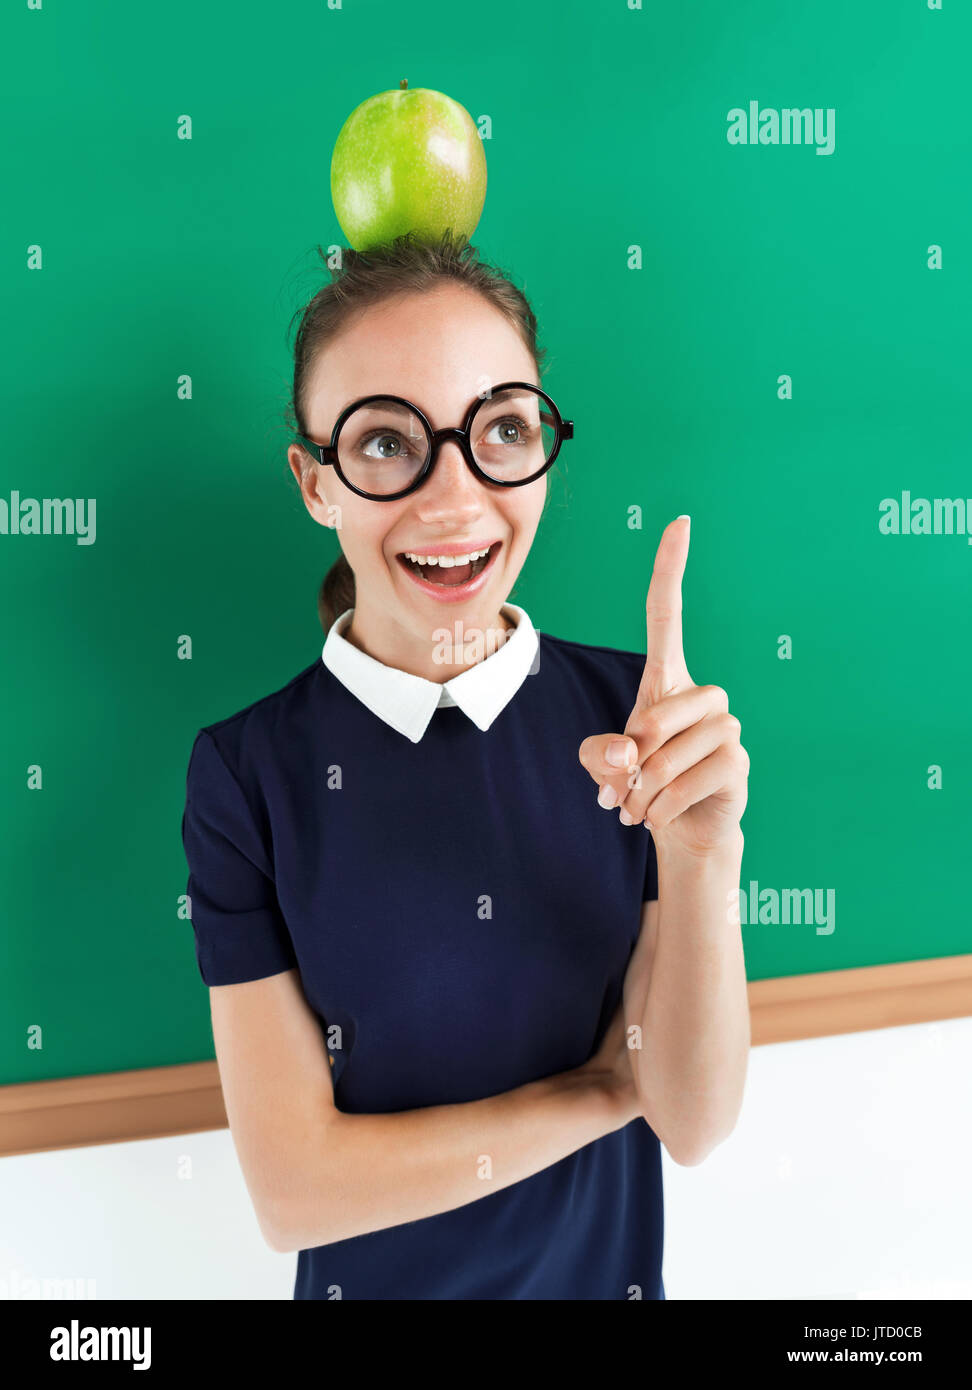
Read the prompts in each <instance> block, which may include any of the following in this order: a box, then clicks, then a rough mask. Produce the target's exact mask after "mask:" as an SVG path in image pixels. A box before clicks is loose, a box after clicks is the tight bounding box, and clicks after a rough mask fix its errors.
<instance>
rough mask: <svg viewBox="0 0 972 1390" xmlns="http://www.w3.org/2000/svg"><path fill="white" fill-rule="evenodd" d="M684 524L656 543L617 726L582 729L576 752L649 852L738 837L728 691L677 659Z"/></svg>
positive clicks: (738, 790)
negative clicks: (638, 658)
mask: <svg viewBox="0 0 972 1390" xmlns="http://www.w3.org/2000/svg"><path fill="white" fill-rule="evenodd" d="M689 526H690V523H689V518H688V517H677V518H676V519H675V520H674V521H671V522H669V524H668V525H667V526H666V527H665V530H664V532H663V533H662V538H661V540H660V542H659V544H658V550H657V552H656V554H655V564H654V568H653V569H652V574H651V582H650V584H649V586H648V598H647V602H646V604H645V616H646V618H647V627H648V635H647V648H646V652H645V669H644V672H643V673H642V677H641V683H640V685H639V687H638V693H637V696H636V698H635V703H634V708H633V709H632V711H631V714H630V715H629V716H628V721H627V723H626V724H625V726H624V731H623V733H621V734H617V733H614V734H592V735H591V736H590V737H589V738H586V739H585V740H584V742H583V743H582V744H581V746H580V749H579V750H578V757H579V758H580V761H581V763H582V764H583V766H584V767H585V768H587V771H588V772H589V773H590V775H591V777H592V778H593V779H594V781H595V782H596V783H597V784H598V786H599V788H600V791H599V793H598V798H597V799H598V801H599V802H600V804H601V805H602V806H605V807H607V808H608V809H611V808H613V807H620V819H621V821H622V823H623V824H625V825H639V824H644V825H646V826H647V827H648V829H650V830H651V832H652V835H653V836H654V838H655V844H656V847H657V848H659V849H662V848H666V847H672V848H675V849H678V850H684V851H687V852H690V853H692V854H697V855H707V854H713V853H717V852H718V851H719V850H720V849H722V847H723V846H724V845H726V844H728V843H730V842H731V841H732V840H733V839H734V837H736V836H738V833H739V822H740V819H741V817H742V814H743V811H744V810H745V809H746V799H747V795H748V776H749V756H748V754H747V753H746V750H745V749H744V748H743V746H742V744H741V743H740V741H739V733H740V723H739V720H738V719H737V718H736V716H735V715H734V714H730V713H729V696H728V695H727V694H726V692H725V691H724V690H723V689H722V688H721V687H720V686H718V685H696V684H695V682H694V681H693V680H692V677H691V676H690V675H689V673H688V668H687V666H686V665H685V654H684V652H683V650H682V575H683V574H684V573H685V562H686V560H687V559H688V549H689ZM609 754H612V755H613V756H611V757H609ZM612 797H613V799H612Z"/></svg>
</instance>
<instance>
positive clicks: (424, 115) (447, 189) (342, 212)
mask: <svg viewBox="0 0 972 1390" xmlns="http://www.w3.org/2000/svg"><path fill="white" fill-rule="evenodd" d="M331 199H332V201H333V203H334V211H335V212H336V213H337V219H338V222H339V223H340V224H341V230H342V232H343V233H344V235H345V236H346V237H347V239H348V244H349V245H350V246H352V247H354V249H355V250H356V251H367V250H368V249H369V248H371V247H373V246H378V245H381V244H382V243H384V242H388V241H393V240H394V238H395V237H397V236H401V235H402V234H403V233H404V232H415V233H416V234H418V235H419V236H420V237H422V238H423V239H436V238H438V237H439V236H441V234H442V233H443V232H444V231H445V230H446V229H447V228H448V227H451V228H452V229H453V231H454V232H456V233H457V234H460V235H463V236H466V237H471V236H472V233H473V232H474V231H475V229H476V225H477V223H478V222H479V218H480V215H481V214H482V211H483V203H484V202H485V200H486V155H485V154H484V152H483V142H482V140H481V139H480V138H479V132H478V130H477V129H476V126H475V123H474V122H473V119H472V117H471V116H470V114H469V112H468V111H467V110H466V108H465V107H464V106H460V104H459V102H458V101H453V99H452V97H448V96H446V94H445V92H436V91H434V90H433V89H432V88H430V87H416V88H414V90H409V87H408V83H407V81H403V82H402V84H401V86H400V87H399V88H398V89H397V90H396V89H394V88H393V89H392V90H391V91H388V92H378V93H377V94H376V95H375V96H373V97H368V99H367V101H363V102H362V103H361V105H360V106H356V107H355V109H354V110H353V111H352V112H351V115H350V116H349V117H348V119H347V120H346V121H345V122H344V125H343V126H342V127H341V130H340V133H339V134H338V138H337V140H336V142H335V145H334V153H333V155H332V156H331Z"/></svg>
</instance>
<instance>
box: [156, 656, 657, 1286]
mask: <svg viewBox="0 0 972 1390" xmlns="http://www.w3.org/2000/svg"><path fill="white" fill-rule="evenodd" d="M538 635H539V642H540V652H539V658H540V659H539V663H538V664H537V669H536V672H535V673H531V674H530V675H528V676H527V677H526V678H525V679H524V680H523V683H522V685H521V686H520V688H519V689H518V690H517V692H516V694H515V695H514V696H513V697H512V699H511V700H510V701H509V703H508V704H507V705H506V707H505V708H504V709H503V710H502V711H501V713H500V714H499V715H498V716H497V717H496V719H495V720H494V722H493V723H492V724H491V725H490V727H489V729H488V730H486V731H485V732H484V731H482V730H480V729H479V728H477V727H476V726H475V725H474V724H473V723H472V722H471V721H470V720H469V719H468V718H467V716H466V715H465V714H464V713H463V712H462V710H461V709H459V708H458V707H454V706H453V707H446V708H440V709H437V710H436V712H435V714H434V717H433V718H432V720H431V722H430V724H429V726H428V728H427V729H426V731H425V734H424V735H423V737H422V738H421V740H420V741H419V742H418V743H412V742H410V741H409V740H408V739H406V738H403V737H402V736H401V734H399V733H398V732H396V731H395V730H393V729H391V728H389V727H388V726H387V725H386V724H385V723H384V722H383V721H382V720H381V719H379V718H377V717H376V716H375V715H374V714H372V713H371V711H370V710H368V709H367V708H366V707H365V706H364V705H363V704H362V703H361V701H360V700H358V699H357V698H356V697H355V696H354V695H352V694H351V693H350V691H349V690H347V689H346V688H345V687H344V685H343V684H342V683H341V681H339V680H338V679H337V678H336V677H335V676H334V675H333V674H332V673H331V672H330V671H329V670H328V669H327V667H325V666H324V664H323V662H322V661H320V660H317V661H315V663H314V664H313V665H312V666H309V667H307V669H306V670H304V671H302V672H300V674H299V675H297V676H295V677H294V679H293V680H291V681H290V682H289V683H288V684H287V685H285V686H284V687H283V688H282V689H281V690H278V691H276V692H275V693H273V694H271V695H268V696H266V697H265V698H264V699H262V700H258V701H256V703H254V704H252V705H250V706H248V707H247V708H246V709H244V710H242V711H241V712H240V713H238V714H235V715H233V716H232V717H230V718H228V719H223V720H221V721H219V722H217V723H214V724H210V725H208V726H207V727H206V728H204V729H201V730H200V732H199V733H198V735H197V736H196V740H195V743H194V745H193V748H192V755H191V758H190V764H189V772H188V779H187V801H186V810H185V815H184V818H183V839H184V844H185V850H186V857H187V860H188V863H189V870H190V874H189V885H188V892H189V896H190V899H191V911H192V923H193V929H194V933H195V943H196V957H197V961H198V965H199V970H200V973H201V975H202V978H203V980H204V981H205V983H206V984H207V985H222V984H233V983H238V982H241V981H245V980H254V979H259V978H261V977H263V976H267V975H273V974H276V973H278V972H280V971H283V970H289V969H292V968H294V967H296V968H297V969H298V970H299V972H300V978H301V983H302V987H303V990H304V993H305V995H306V997H307V999H308V1001H309V1003H310V1005H311V1007H312V1008H313V1009H314V1010H315V1012H316V1014H317V1016H318V1019H319V1020H320V1025H321V1030H322V1045H327V1040H328V1037H329V1036H334V1035H329V1034H328V1032H327V1031H326V1030H327V1029H328V1028H329V1027H330V1026H331V1025H334V1024H338V1025H340V1038H341V1044H342V1046H341V1047H340V1049H339V1050H337V1051H334V1050H333V1049H332V1055H333V1056H334V1058H335V1062H334V1066H333V1069H332V1078H333V1083H334V1092H335V1101H336V1104H337V1106H338V1108H339V1109H340V1110H342V1111H346V1112H360V1113H381V1112H392V1111H400V1110H411V1109H414V1108H417V1107H419V1106H429V1105H441V1104H447V1103H452V1102H461V1101H472V1100H478V1099H480V1098H481V1097H484V1096H492V1095H496V1094H499V1093H500V1092H504V1091H509V1090H512V1089H513V1088H514V1087H517V1086H522V1085H524V1084H525V1083H527V1082H530V1081H535V1080H538V1079H540V1078H542V1077H547V1076H550V1075H553V1074H555V1073H558V1072H562V1071H565V1070H568V1069H569V1068H572V1067H577V1066H580V1065H581V1064H582V1063H583V1062H585V1061H586V1060H587V1059H588V1058H589V1057H590V1056H591V1054H592V1053H593V1052H594V1051H595V1049H596V1048H597V1046H598V1045H599V1043H600V1041H601V1038H602V1036H603V1034H604V1031H605V1029H606V1027H607V1025H608V1023H609V1022H610V1020H611V1017H612V1015H613V1013H614V1011H615V1009H616V1008H617V1005H618V1003H619V1002H620V998H621V988H622V982H623V979H624V973H625V968H626V966H627V963H628V960H629V957H630V955H631V952H632V950H633V948H634V945H635V942H636V940H637V937H638V933H639V930H640V923H641V911H642V903H643V902H644V901H646V900H648V899H652V898H656V897H657V895H658V889H657V865H656V859H655V852H654V845H653V842H652V838H651V835H650V833H649V832H648V831H647V830H645V829H644V828H643V827H637V826H632V827H630V828H628V827H624V826H622V825H620V823H619V821H618V816H617V812H616V811H604V810H602V809H601V808H600V807H599V806H598V805H597V801H596V794H597V788H596V786H595V784H594V782H593V781H592V779H591V778H590V776H589V774H588V773H587V772H586V771H585V769H584V768H583V767H582V766H581V765H580V763H579V761H578V758H577V750H578V747H579V746H580V743H581V742H582V740H583V739H584V738H586V737H587V736H588V735H589V734H596V733H606V732H609V731H612V730H613V731H619V732H620V731H621V730H623V728H624V725H625V723H626V721H627V718H628V715H629V714H630V712H631V708H632V706H633V704H634V699H635V695H636V692H637V689H638V684H639V680H640V678H641V673H642V669H643V666H644V656H643V655H639V654H638V653H636V652H627V651H620V650H617V649H615V648H609V647H598V646H589V645H586V644H583V643H579V642H571V641H567V640H564V639H562V638H557V637H552V636H550V635H548V634H546V633H539V634H538ZM662 1239H663V1208H662V1175H661V1151H660V1145H659V1141H658V1138H657V1137H656V1135H655V1134H654V1132H653V1131H652V1129H651V1128H650V1127H649V1125H648V1124H647V1123H646V1122H645V1121H644V1120H642V1119H637V1120H634V1121H632V1122H631V1123H630V1124H628V1125H626V1126H625V1127H624V1128H623V1129H620V1130H617V1131H615V1132H614V1133H613V1134H608V1135H605V1136H604V1137H602V1138H601V1139H598V1140H596V1141H594V1142H593V1143H590V1144H587V1145H585V1146H584V1147H583V1148H581V1149H578V1150H577V1151H576V1152H574V1153H572V1154H569V1155H568V1156H567V1157H566V1158H563V1159H561V1160H559V1161H558V1162H556V1163H553V1164H551V1165H550V1166H549V1167H548V1168H545V1169H543V1170H542V1171H540V1172H539V1173H536V1174H534V1175H533V1176H531V1177H529V1178H526V1179H524V1180H523V1181H521V1182H518V1183H515V1184H513V1185H511V1186H509V1187H506V1188H503V1189H502V1190H500V1191H497V1192H494V1193H491V1194H490V1195H489V1196H486V1197H482V1198H479V1199H477V1200H474V1201H472V1202H468V1203H466V1204H465V1205H464V1206H461V1207H457V1208H455V1209H454V1210H452V1211H447V1212H443V1213H441V1214H438V1215H435V1216H431V1217H426V1218H423V1219H421V1220H418V1221H411V1222H407V1223H405V1224H402V1225H397V1226H389V1227H386V1228H384V1229H382V1230H379V1231H373V1232H369V1233H367V1234H364V1235H360V1236H355V1237H352V1238H350V1239H345V1240H339V1241H335V1242H333V1243H331V1244H329V1245H322V1246H318V1247H316V1248H314V1249H309V1250H302V1251H300V1252H299V1254H298V1260H297V1278H296V1285H295V1289H294V1297H295V1298H299V1299H332V1298H352V1299H632V1298H648V1299H663V1298H664V1297H665V1291H664V1286H663V1283H662V1275H661V1264H662Z"/></svg>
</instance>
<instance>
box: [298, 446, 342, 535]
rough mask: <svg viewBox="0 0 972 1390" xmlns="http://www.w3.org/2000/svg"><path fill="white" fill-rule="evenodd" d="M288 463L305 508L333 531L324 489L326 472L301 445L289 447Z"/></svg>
mask: <svg viewBox="0 0 972 1390" xmlns="http://www.w3.org/2000/svg"><path fill="white" fill-rule="evenodd" d="M287 462H288V463H289V464H290V471H291V472H292V473H293V475H294V477H295V478H296V480H297V486H298V487H299V488H300V495H301V497H302V498H303V499H304V506H305V507H306V508H307V510H308V511H309V512H310V514H311V516H312V517H313V518H314V520H315V521H316V522H318V523H319V524H320V525H321V526H327V527H329V528H331V529H333V527H332V526H331V521H330V515H329V513H330V508H329V504H328V501H327V498H326V497H325V496H324V492H323V488H322V479H321V473H322V472H323V471H324V470H323V469H322V468H321V467H320V465H319V464H316V463H315V462H314V460H313V459H312V458H311V456H310V454H309V453H308V452H307V450H306V449H305V448H304V447H303V445H301V444H291V445H290V446H289V448H288V449H287Z"/></svg>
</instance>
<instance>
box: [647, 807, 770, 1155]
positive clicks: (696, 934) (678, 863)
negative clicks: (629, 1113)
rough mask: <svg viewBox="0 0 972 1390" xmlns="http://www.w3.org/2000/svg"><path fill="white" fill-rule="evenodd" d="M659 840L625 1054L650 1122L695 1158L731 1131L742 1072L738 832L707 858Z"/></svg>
mask: <svg viewBox="0 0 972 1390" xmlns="http://www.w3.org/2000/svg"><path fill="white" fill-rule="evenodd" d="M656 848H657V857H658V931H657V937H656V940H655V949H654V954H653V958H652V960H651V962H650V970H649V971H647V972H645V973H646V976H647V979H646V983H645V985H644V989H643V1000H639V1001H638V1002H637V1004H636V1006H635V1009H633V1010H632V1011H631V1012H630V1013H629V1014H628V1017H629V1019H632V1020H634V1019H636V1018H637V1019H640V1022H641V1029H642V1033H641V1049H640V1050H634V1051H632V1054H631V1055H632V1059H633V1064H634V1067H635V1073H636V1081H637V1085H638V1092H639V1096H640V1098H641V1101H642V1109H643V1113H644V1114H645V1117H646V1119H647V1120H648V1122H649V1124H651V1125H652V1127H653V1128H655V1125H656V1124H657V1126H658V1128H657V1129H656V1133H658V1134H659V1138H661V1139H662V1140H663V1142H664V1143H665V1146H666V1148H668V1150H669V1152H670V1153H671V1154H672V1156H673V1157H674V1158H675V1159H676V1161H677V1162H680V1163H698V1162H701V1160H702V1159H703V1158H704V1157H705V1155H706V1154H707V1153H708V1152H709V1151H710V1150H711V1149H712V1148H714V1147H715V1145H716V1144H719V1143H721V1142H722V1140H723V1139H725V1138H726V1137H727V1136H728V1135H729V1134H730V1133H731V1132H732V1129H733V1127H734V1125H735V1123H736V1120H737V1118H738V1115H739V1110H740V1107H741V1105H742V1097H743V1090H744V1087H745V1082H746V1066H747V1062H748V1057H749V1046H750V1020H749V998H748V994H747V989H746V965H745V959H744V955H743V946H742V929H741V927H740V926H739V925H738V924H735V925H734V924H733V923H732V922H731V921H730V914H729V910H728V901H729V893H730V890H731V889H733V888H737V887H738V885H739V874H740V868H741V864H742V851H743V837H742V833H741V832H740V834H739V838H738V842H737V843H735V844H734V845H733V846H732V847H731V848H729V849H727V851H726V852H725V853H723V854H720V855H718V856H716V857H711V858H698V857H694V856H692V855H688V854H682V853H677V852H668V851H666V850H665V849H664V847H663V846H656ZM635 988H637V985H636V986H635ZM638 1005H640V1007H638Z"/></svg>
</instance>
